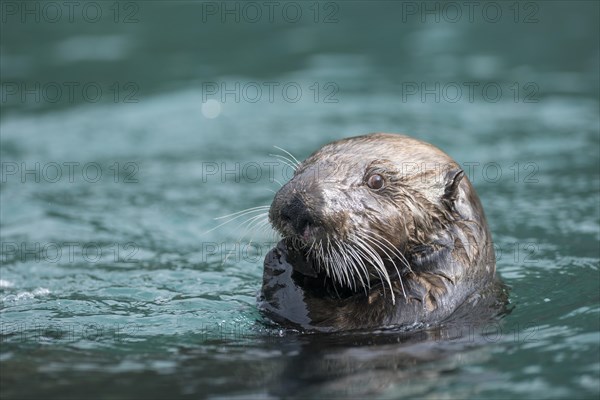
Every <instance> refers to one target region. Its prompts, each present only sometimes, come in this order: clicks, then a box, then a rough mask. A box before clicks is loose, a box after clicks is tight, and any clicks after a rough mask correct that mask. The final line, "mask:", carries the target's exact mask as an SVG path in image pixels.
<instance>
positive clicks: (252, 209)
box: [214, 205, 271, 220]
mask: <svg viewBox="0 0 600 400" xmlns="http://www.w3.org/2000/svg"><path fill="white" fill-rule="evenodd" d="M269 208H271V206H268V205H267V206H258V207H250V208H246V209H245V210H241V211H237V212H234V213H231V214H227V215H222V216H220V217H215V218H214V219H216V220H218V219H224V218H229V217H233V216H234V215H241V214H244V213H250V212H255V211H258V210H268V209H269Z"/></svg>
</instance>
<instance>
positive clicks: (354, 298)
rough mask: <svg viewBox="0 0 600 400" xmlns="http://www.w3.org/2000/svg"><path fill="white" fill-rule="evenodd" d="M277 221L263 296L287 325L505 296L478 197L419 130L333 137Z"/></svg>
mask: <svg viewBox="0 0 600 400" xmlns="http://www.w3.org/2000/svg"><path fill="white" fill-rule="evenodd" d="M269 221H270V223H271V225H272V226H273V228H274V229H275V230H276V231H277V232H278V233H279V234H280V235H281V236H282V240H281V241H280V242H279V243H278V244H277V245H276V247H275V248H274V249H272V250H271V251H270V252H269V253H268V254H267V256H266V257H265V262H264V274H263V285H262V289H261V292H260V294H259V298H258V306H259V309H260V310H261V311H262V312H263V313H264V314H265V315H266V316H267V317H269V318H270V319H271V320H273V321H275V322H276V323H279V324H281V325H284V326H287V327H292V328H296V329H301V330H316V331H343V330H354V329H381V328H390V327H393V328H402V329H418V328H423V327H428V326H432V325H436V324H440V323H443V322H445V321H450V320H452V317H453V316H456V315H474V314H477V315H480V316H479V317H478V318H479V319H485V318H486V317H491V316H493V315H496V314H498V313H500V312H501V309H502V307H503V305H504V304H505V303H506V290H505V289H504V286H503V284H502V283H501V281H500V279H499V278H498V277H497V275H496V265H495V256H494V248H493V243H492V237H491V234H490V230H489V228H488V224H487V222H486V218H485V214H484V212H483V207H482V205H481V202H480V200H479V197H478V196H477V194H476V193H475V190H474V189H473V186H472V185H471V183H470V182H469V180H468V178H467V177H466V176H465V174H464V172H463V170H462V169H461V168H460V166H459V165H458V164H457V163H456V162H455V161H454V160H452V158H450V157H449V156H448V155H446V154H445V153H444V152H442V151H441V150H439V149H438V148H436V147H434V146H433V145H431V144H428V143H425V142H422V141H420V140H417V139H414V138H410V137H408V136H403V135H397V134H385V133H375V134H369V135H364V136H358V137H352V138H347V139H343V140H339V141H336V142H333V143H329V144H327V145H325V146H323V147H322V148H321V149H319V150H318V151H316V152H315V153H313V154H312V155H311V156H309V157H308V158H307V159H306V160H304V161H303V162H301V163H299V164H298V165H297V166H296V169H295V173H294V175H293V177H292V179H291V180H290V181H289V182H287V183H286V184H285V185H284V186H283V187H281V189H280V190H279V191H278V192H277V193H276V195H275V198H274V200H273V203H272V204H271V207H270V209H269ZM481 314H482V315H481Z"/></svg>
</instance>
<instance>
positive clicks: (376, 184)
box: [367, 174, 385, 190]
mask: <svg viewBox="0 0 600 400" xmlns="http://www.w3.org/2000/svg"><path fill="white" fill-rule="evenodd" d="M384 184H385V180H384V179H383V176H381V175H379V174H373V175H371V176H370V177H369V179H368V180H367V185H368V186H369V187H370V188H371V189H373V190H379V189H381V188H383V186H384Z"/></svg>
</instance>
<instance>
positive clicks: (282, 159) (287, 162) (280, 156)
mask: <svg viewBox="0 0 600 400" xmlns="http://www.w3.org/2000/svg"><path fill="white" fill-rule="evenodd" d="M269 156H271V157H275V158H278V159H280V160H281V161H282V162H283V163H284V164H285V165H287V166H288V167H290V168H291V169H292V171H296V169H297V168H298V166H297V165H294V164H293V163H292V161H291V160H290V159H289V158H286V157H284V156H282V155H279V154H269Z"/></svg>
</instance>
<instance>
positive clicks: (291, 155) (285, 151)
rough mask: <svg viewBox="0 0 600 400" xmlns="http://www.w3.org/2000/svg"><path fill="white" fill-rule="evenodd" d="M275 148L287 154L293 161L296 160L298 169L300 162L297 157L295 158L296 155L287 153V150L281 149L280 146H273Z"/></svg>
mask: <svg viewBox="0 0 600 400" xmlns="http://www.w3.org/2000/svg"><path fill="white" fill-rule="evenodd" d="M273 147H275V148H276V149H277V150H281V151H283V152H284V153H285V154H287V155H288V156H290V157H292V159H293V160H294V162H295V163H296V167H297V166H298V165H300V161H298V159H297V158H296V157H294V155H293V154H292V153H290V152H289V151H287V150H285V149H283V148H281V147H279V146H273ZM290 161H292V160H290ZM292 164H293V163H292Z"/></svg>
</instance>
